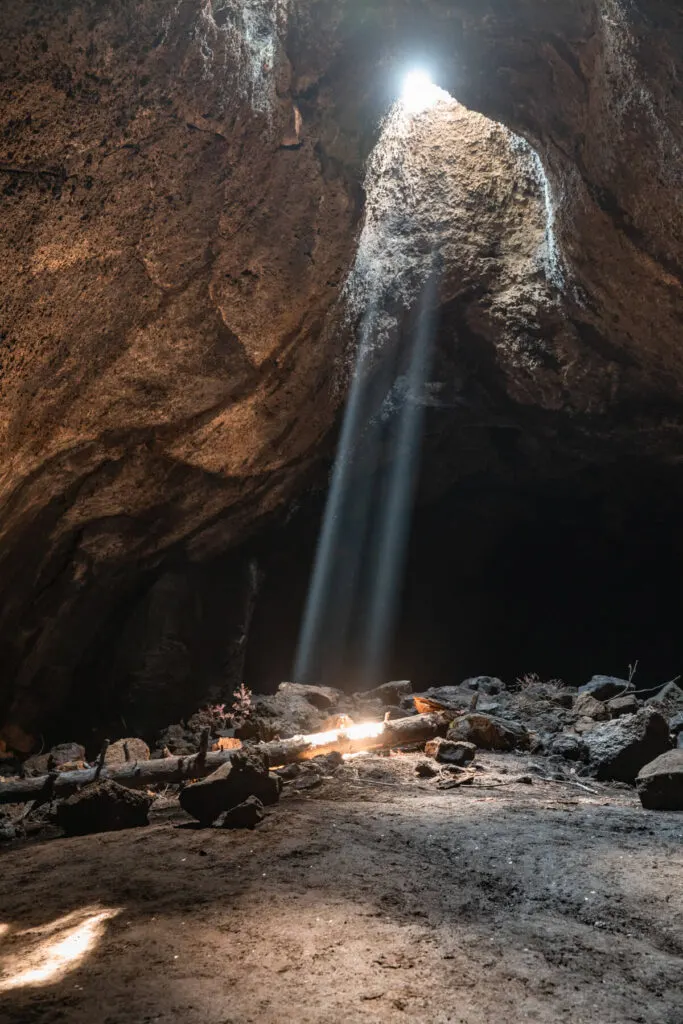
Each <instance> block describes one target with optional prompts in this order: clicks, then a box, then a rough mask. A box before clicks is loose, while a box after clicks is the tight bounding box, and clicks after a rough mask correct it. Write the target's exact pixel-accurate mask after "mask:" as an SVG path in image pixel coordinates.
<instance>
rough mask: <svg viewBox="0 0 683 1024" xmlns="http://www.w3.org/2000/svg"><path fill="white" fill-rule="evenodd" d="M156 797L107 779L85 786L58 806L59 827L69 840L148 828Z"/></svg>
mask: <svg viewBox="0 0 683 1024" xmlns="http://www.w3.org/2000/svg"><path fill="white" fill-rule="evenodd" d="M151 803H152V797H151V796H148V795H147V794H146V793H138V792H136V791H135V790H132V789H126V787H125V786H120V785H119V784H118V782H114V781H112V780H111V779H105V780H104V781H103V782H93V783H91V784H90V785H89V786H85V787H84V788H83V789H82V790H81V791H80V792H79V793H74V794H73V796H70V797H69V798H68V799H67V800H64V801H62V802H61V803H59V804H58V805H57V812H56V818H57V824H58V825H59V827H60V828H63V829H64V831H65V832H66V834H67V835H69V836H84V835H89V834H90V833H91V832H115V831H118V830H120V829H124V828H139V827H140V826H141V825H148V824H149V818H148V812H149V808H150V804H151Z"/></svg>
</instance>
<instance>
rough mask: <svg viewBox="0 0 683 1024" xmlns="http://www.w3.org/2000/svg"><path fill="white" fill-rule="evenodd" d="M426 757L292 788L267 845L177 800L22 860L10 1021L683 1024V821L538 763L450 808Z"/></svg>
mask: <svg viewBox="0 0 683 1024" xmlns="http://www.w3.org/2000/svg"><path fill="white" fill-rule="evenodd" d="M416 760H417V757H416V756H403V757H392V758H380V757H367V758H360V759H357V760H356V761H354V762H351V763H350V764H348V765H347V766H345V767H344V768H343V769H341V770H340V771H339V776H340V777H335V778H332V779H329V780H326V781H323V782H322V784H321V785H319V786H318V787H317V788H315V789H313V790H310V791H305V792H294V791H292V788H291V787H288V789H287V790H286V792H285V794H284V797H283V800H282V802H281V803H280V804H279V805H278V806H277V807H274V808H271V809H270V811H269V814H268V817H267V819H266V821H265V822H264V824H263V825H262V826H260V827H259V828H258V829H257V830H255V831H253V832H229V831H221V830H216V829H204V830H200V829H197V828H196V827H194V825H193V824H191V823H190V821H189V819H187V818H186V817H185V816H184V815H183V813H182V812H181V811H179V810H178V809H177V805H175V804H174V802H173V801H171V800H169V799H168V798H166V799H165V800H162V801H159V805H158V808H157V810H156V811H155V812H154V814H153V819H152V820H153V823H152V825H151V826H150V827H148V828H143V829H137V830H133V831H128V832H119V833H111V834H106V835H97V836H87V837H84V838H76V839H53V840H47V841H46V840H40V841H38V840H32V841H25V842H23V843H22V844H12V845H10V846H8V847H7V848H5V849H4V851H3V852H2V853H1V854H0V1021H1V1022H2V1024H10V1022H12V1024H52V1022H68V1024H95V1022H97V1024H124V1022H125V1024H152V1022H159V1024H170V1022H174V1024H248V1022H249V1024H251V1022H254V1024H256V1022H258V1024H281V1022H283V1021H292V1022H297V1024H338V1022H344V1024H348V1022H355V1021H358V1022H401V1024H403V1022H406V1021H419V1022H425V1024H442V1022H446V1021H448V1022H452V1024H494V1022H495V1024H501V1022H502V1024H506V1022H510V1024H512V1022H515V1024H516V1022H519V1021H538V1022H544V1024H557V1022H561V1021H564V1020H571V1021H572V1024H626V1022H638V1024H683V815H681V814H674V813H670V814H666V813H653V812H646V811H643V810H642V809H641V808H640V805H639V804H638V801H637V798H636V797H635V795H634V793H633V792H632V791H630V790H627V789H625V788H623V789H621V788H608V787H606V786H601V785H598V784H593V783H588V784H589V785H590V786H591V788H593V789H594V790H595V791H596V792H594V793H589V792H587V791H586V790H585V789H581V788H579V787H578V786H576V785H565V784H559V783H555V782H546V781H541V780H540V779H539V775H538V770H536V771H535V770H534V768H533V767H532V765H533V763H534V759H531V758H529V757H528V756H516V755H500V756H495V755H488V756H486V755H482V758H481V760H482V762H483V764H484V765H485V766H487V769H488V770H486V771H483V772H480V774H479V775H478V776H477V778H476V780H475V784H474V785H472V786H468V787H462V788H458V789H451V790H445V791H441V790H438V789H437V788H436V786H437V784H438V780H429V779H418V778H416V776H415V774H414V765H415V761H416ZM536 764H537V765H538V766H540V770H541V772H543V771H547V768H546V767H545V766H544V762H543V761H541V760H538V761H537V762H536ZM529 773H531V775H532V778H533V779H534V781H533V783H532V784H530V783H529V782H515V781H514V780H515V779H517V778H519V777H520V776H522V775H526V777H527V778H528V777H529ZM485 787H486V788H485ZM107 912H109V913H107ZM67 915H69V916H68V917H67ZM65 917H66V920H63V919H64V918H65ZM28 929H37V930H31V931H28ZM22 933H23V934H22ZM79 957H80V959H79ZM31 971H32V972H33V973H26V972H31ZM3 972H4V973H3ZM22 973H23V977H21V975H22ZM3 985H4V991H3V990H2V989H3Z"/></svg>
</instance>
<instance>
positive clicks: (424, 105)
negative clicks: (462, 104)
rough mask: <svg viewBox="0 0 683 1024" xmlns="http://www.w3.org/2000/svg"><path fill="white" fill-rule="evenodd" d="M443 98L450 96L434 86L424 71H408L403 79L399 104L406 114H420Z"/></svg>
mask: <svg viewBox="0 0 683 1024" xmlns="http://www.w3.org/2000/svg"><path fill="white" fill-rule="evenodd" d="M444 98H446V99H450V96H449V95H448V93H446V92H444V90H443V89H440V88H439V87H438V85H434V83H433V82H432V80H431V78H430V77H429V75H428V74H427V73H426V72H425V71H418V70H415V71H409V72H408V74H407V75H406V76H405V78H404V79H403V86H402V88H401V104H402V106H403V109H404V110H405V112H406V113H407V114H420V113H422V111H423V110H429V108H430V107H434V106H436V104H437V103H438V102H439V101H440V100H442V99H444Z"/></svg>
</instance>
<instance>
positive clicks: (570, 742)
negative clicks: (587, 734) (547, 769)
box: [548, 732, 588, 761]
mask: <svg viewBox="0 0 683 1024" xmlns="http://www.w3.org/2000/svg"><path fill="white" fill-rule="evenodd" d="M548 753H549V754H553V755H555V756H557V757H564V758H566V760H567V761H587V760H588V747H587V745H586V742H585V740H583V739H582V738H581V737H580V736H576V735H574V734H573V733H569V732H563V733H560V734H559V736H553V738H552V739H551V741H550V743H549V745H548Z"/></svg>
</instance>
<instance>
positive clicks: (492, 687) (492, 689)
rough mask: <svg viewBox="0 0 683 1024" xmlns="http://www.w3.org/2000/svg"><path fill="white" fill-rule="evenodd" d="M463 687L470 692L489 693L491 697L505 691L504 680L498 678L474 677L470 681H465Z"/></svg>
mask: <svg viewBox="0 0 683 1024" xmlns="http://www.w3.org/2000/svg"><path fill="white" fill-rule="evenodd" d="M462 685H463V686H465V687H467V689H468V690H477V692H478V693H487V694H489V696H494V695H495V694H496V693H500V692H501V690H504V689H505V683H504V682H503V680H502V679H498V678H497V677H496V676H472V677H471V678H470V679H464V680H463V682H462Z"/></svg>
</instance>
